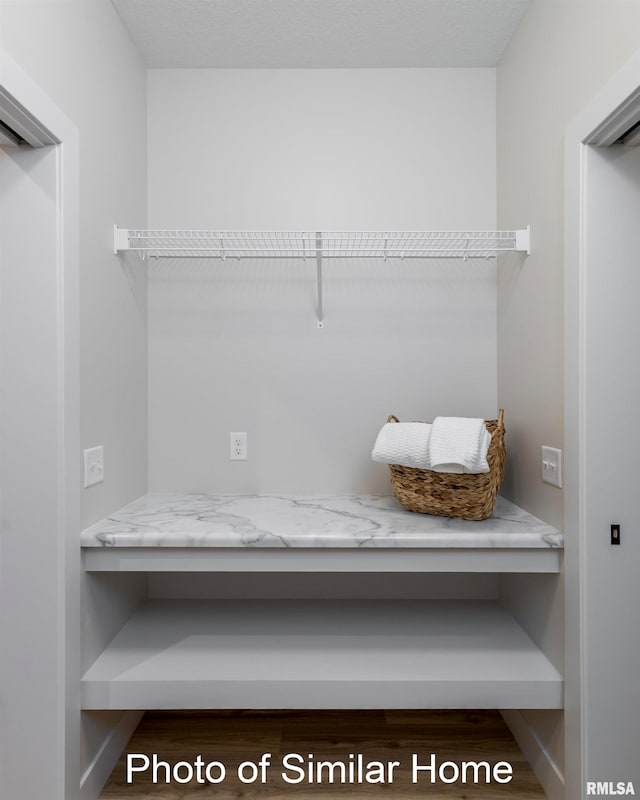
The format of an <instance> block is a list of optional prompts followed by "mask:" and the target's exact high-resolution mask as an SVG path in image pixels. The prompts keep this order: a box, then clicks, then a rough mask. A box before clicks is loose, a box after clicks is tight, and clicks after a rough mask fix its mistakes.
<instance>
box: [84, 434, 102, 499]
mask: <svg viewBox="0 0 640 800" xmlns="http://www.w3.org/2000/svg"><path fill="white" fill-rule="evenodd" d="M103 480H104V447H103V446H102V445H100V446H99V447H90V448H89V449H88V450H85V451H84V488H85V489H86V488H87V487H89V486H94V485H95V484H96V483H102V481H103Z"/></svg>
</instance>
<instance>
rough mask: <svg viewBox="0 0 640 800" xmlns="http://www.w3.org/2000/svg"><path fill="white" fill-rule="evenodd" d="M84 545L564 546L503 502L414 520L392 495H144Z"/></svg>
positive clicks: (87, 535) (88, 533)
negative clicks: (464, 513)
mask: <svg viewBox="0 0 640 800" xmlns="http://www.w3.org/2000/svg"><path fill="white" fill-rule="evenodd" d="M81 544H82V547H256V548H262V547H308V548H314V547H315V548H318V547H346V548H376V547H377V548H396V547H412V548H491V547H496V548H562V547H563V536H562V534H561V533H560V532H559V531H557V530H556V529H555V528H552V527H551V526H550V525H547V524H546V523H545V522H542V521H541V520H539V519H537V518H536V517H533V516H532V515H531V514H529V513H527V512H526V511H524V510H523V509H521V508H519V507H518V506H516V505H514V504H513V503H510V502H509V501H507V500H505V499H504V498H502V497H500V498H498V504H497V506H496V509H495V511H494V513H493V515H492V516H491V517H490V518H489V519H486V520H482V521H480V522H471V521H467V520H460V519H453V518H450V517H437V516H431V515H428V514H414V513H411V512H409V511H405V510H404V509H403V508H402V507H401V506H400V505H399V503H398V502H397V501H396V500H395V498H394V497H392V496H373V495H340V496H330V495H323V496H320V495H317V496H315V495H314V496H295V497H294V496H284V495H208V494H148V495H144V496H143V497H140V498H139V499H137V500H135V501H134V502H132V503H130V504H129V505H127V506H125V507H124V508H122V509H120V510H119V511H117V512H115V513H114V514H111V515H110V516H109V517H107V518H106V519H104V520H102V521H101V522H98V523H96V524H95V525H92V526H91V527H90V528H87V529H86V530H85V531H83V533H82V536H81Z"/></svg>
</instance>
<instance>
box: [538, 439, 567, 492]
mask: <svg viewBox="0 0 640 800" xmlns="http://www.w3.org/2000/svg"><path fill="white" fill-rule="evenodd" d="M542 480H543V481H544V483H549V484H551V486H557V487H558V488H559V489H562V450H558V448H557V447H546V446H545V445H543V446H542Z"/></svg>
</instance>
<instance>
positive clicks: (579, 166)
mask: <svg viewBox="0 0 640 800" xmlns="http://www.w3.org/2000/svg"><path fill="white" fill-rule="evenodd" d="M638 118H640V52H638V53H637V54H636V55H635V56H634V57H633V58H632V59H631V61H629V63H628V64H627V65H626V66H625V67H624V68H623V69H622V70H620V71H619V72H618V73H616V75H614V76H613V78H612V79H611V80H610V81H609V82H608V83H607V85H606V86H605V87H604V88H603V89H602V90H601V91H600V92H599V93H598V94H597V95H596V96H595V97H594V98H593V99H592V100H591V102H590V103H589V104H588V105H587V106H586V107H585V108H584V109H583V110H582V112H581V113H580V114H579V115H578V116H577V117H576V118H575V119H574V120H573V122H572V123H571V124H570V125H569V126H568V127H567V130H566V136H565V208H564V210H565V241H564V291H565V300H564V309H565V310H564V315H565V335H564V357H565V383H564V393H565V399H564V450H565V492H564V503H565V514H564V529H565V596H566V614H565V654H566V657H565V676H566V677H565V727H566V760H565V761H566V763H565V785H566V798H567V800H574V798H580V797H582V796H583V792H584V787H585V781H586V775H585V771H586V764H585V759H584V720H583V717H582V697H583V692H584V678H585V667H586V665H585V638H584V636H585V620H584V615H585V595H586V587H585V585H584V580H583V576H584V574H585V570H584V564H585V548H584V546H583V541H584V532H585V514H584V504H585V499H586V492H587V490H588V487H587V485H586V478H585V456H584V452H585V451H584V443H585V414H584V404H585V366H586V357H585V356H586V354H585V346H584V345H585V311H586V306H585V294H584V285H585V283H584V281H585V277H586V268H585V227H584V209H585V198H586V185H585V178H586V169H585V154H586V148H587V147H588V146H589V145H591V144H604V143H611V142H613V141H615V140H616V139H617V138H618V136H619V135H620V134H622V133H623V132H625V131H626V130H627V129H628V128H629V126H630V124H631V122H632V121H633V120H637V119H638ZM613 680H615V678H613ZM636 790H637V787H636Z"/></svg>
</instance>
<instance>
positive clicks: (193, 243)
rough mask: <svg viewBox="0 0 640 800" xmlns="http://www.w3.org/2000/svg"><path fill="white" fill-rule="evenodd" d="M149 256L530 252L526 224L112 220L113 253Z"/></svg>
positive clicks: (431, 255)
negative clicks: (457, 226) (282, 225)
mask: <svg viewBox="0 0 640 800" xmlns="http://www.w3.org/2000/svg"><path fill="white" fill-rule="evenodd" d="M125 250H135V251H137V252H138V253H140V254H144V253H147V254H148V255H150V256H152V257H155V258H221V259H225V258H238V259H239V258H302V259H305V258H316V259H317V258H384V259H387V258H401V259H404V258H463V259H468V258H485V259H486V258H495V257H496V256H497V254H498V253H499V252H509V251H516V252H524V253H526V254H527V255H529V254H530V252H531V233H530V227H527V228H524V229H522V230H515V231H211V230H160V229H155V230H142V229H128V228H119V227H118V226H117V225H114V253H116V254H117V253H118V252H120V251H125Z"/></svg>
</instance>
